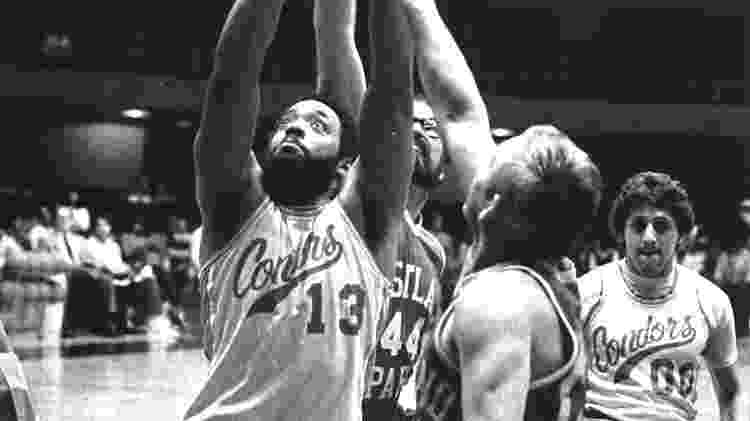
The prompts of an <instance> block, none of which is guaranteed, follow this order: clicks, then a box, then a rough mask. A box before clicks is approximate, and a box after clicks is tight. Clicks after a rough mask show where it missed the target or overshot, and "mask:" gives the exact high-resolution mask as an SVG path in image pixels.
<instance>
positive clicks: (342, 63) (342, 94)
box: [313, 0, 365, 118]
mask: <svg viewBox="0 0 750 421" xmlns="http://www.w3.org/2000/svg"><path fill="white" fill-rule="evenodd" d="M356 20H357V5H356V0H315V11H314V18H313V21H314V26H315V57H316V62H317V67H318V68H317V79H316V86H315V93H316V94H318V95H321V96H324V97H326V98H330V99H332V100H333V101H334V102H335V103H337V104H339V106H340V107H342V108H343V109H344V110H345V111H346V112H348V113H349V114H351V115H352V116H354V117H355V118H358V117H359V111H360V108H361V106H362V98H363V97H364V95H365V71H364V68H363V66H362V59H361V57H360V55H359V51H358V50H357V45H356V43H355V38H354V34H355V24H356Z"/></svg>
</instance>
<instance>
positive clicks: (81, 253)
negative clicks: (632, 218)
mask: <svg viewBox="0 0 750 421" xmlns="http://www.w3.org/2000/svg"><path fill="white" fill-rule="evenodd" d="M23 201H24V203H23V206H20V207H19V206H16V207H15V209H16V211H15V214H12V215H5V221H6V224H5V227H2V230H1V231H0V233H1V235H2V236H3V237H5V238H6V241H13V242H14V243H15V244H16V245H17V247H18V248H19V249H22V250H24V251H26V252H29V253H49V254H52V255H58V256H61V258H63V259H66V260H67V261H69V262H70V263H73V264H75V265H77V266H76V267H77V269H76V270H74V271H72V272H71V273H60V274H56V275H44V276H37V275H34V274H26V276H22V275H23V274H19V273H18V271H13V270H9V268H3V272H2V277H3V279H4V280H7V279H9V278H13V279H23V280H24V281H25V282H31V283H45V284H47V285H49V286H51V287H52V288H53V289H55V291H56V293H57V294H58V295H59V296H61V297H62V301H64V304H63V305H62V307H61V309H59V310H57V313H59V316H57V317H56V318H57V319H59V320H57V321H53V322H52V324H53V325H55V326H54V327H53V328H52V329H51V332H52V333H51V334H52V335H58V334H59V335H60V336H62V337H73V336H77V335H79V334H82V333H86V332H88V333H94V334H100V335H106V336H117V335H122V334H127V333H135V332H145V333H149V334H152V335H156V336H160V337H165V336H166V337H171V336H175V335H179V334H180V332H181V331H183V330H184V327H185V326H184V324H185V320H184V308H185V306H186V305H190V303H191V302H195V301H196V300H195V298H196V297H197V296H198V295H199V293H200V292H199V290H198V288H199V287H198V280H197V273H198V264H197V244H196V242H195V241H194V238H195V231H196V229H197V228H198V226H199V224H200V221H199V220H198V219H197V218H195V217H191V216H188V215H184V214H179V213H178V212H177V210H178V209H177V208H175V207H173V206H172V207H164V206H161V205H160V204H159V203H158V202H155V201H154V200H153V197H152V196H150V195H149V194H147V193H143V192H141V193H138V194H130V195H128V196H127V198H126V199H125V200H124V201H123V203H121V204H119V205H118V204H112V203H108V206H106V207H105V206H98V205H96V201H85V202H84V201H82V200H81V198H80V197H79V195H78V194H77V193H75V192H71V193H70V194H68V196H67V198H65V199H64V200H60V201H59V203H51V202H50V201H49V200H47V198H45V200H40V199H39V198H36V197H33V196H32V195H27V197H25V198H24V199H23ZM88 203H94V204H93V205H89V204H88ZM100 208H101V209H100ZM18 209H21V210H20V211H19V210H18ZM102 209H106V210H102ZM110 209H116V210H115V211H110ZM446 209H447V210H446ZM738 213H739V216H740V220H742V221H744V223H745V229H746V231H745V232H746V233H748V235H745V236H744V238H745V241H736V242H735V243H734V244H733V245H732V246H731V247H728V246H726V244H722V243H719V242H718V241H717V240H716V239H715V238H712V236H711V233H708V232H700V231H696V232H694V233H693V236H692V237H691V238H689V239H688V241H687V242H686V243H685V244H684V249H683V250H684V251H683V253H682V255H681V256H680V260H681V263H682V264H684V265H686V266H688V267H690V268H692V269H694V270H696V271H698V272H699V273H701V274H702V275H703V276H705V277H707V278H708V279H711V280H712V281H713V282H715V283H716V284H718V285H719V286H721V287H722V288H723V289H724V290H725V291H727V293H728V294H729V296H730V299H731V300H732V302H733V305H734V309H735V312H736V313H737V314H736V319H737V332H738V335H739V336H746V335H748V317H749V316H750V311H748V310H750V306H748V305H747V303H748V302H750V200H746V201H743V202H741V203H740V205H739V208H738ZM423 224H424V225H425V227H426V228H427V229H429V230H430V231H432V232H433V233H434V234H435V236H436V238H437V239H438V240H439V241H440V242H441V243H442V245H443V247H444V248H445V251H446V257H447V262H446V267H445V270H444V273H443V279H442V284H443V285H444V286H445V288H446V289H447V290H448V291H444V293H450V289H451V286H452V285H454V284H455V282H456V281H457V279H458V277H459V274H460V271H461V265H462V262H463V260H464V256H465V253H466V249H467V245H468V243H467V241H466V237H467V236H466V235H465V232H464V231H465V226H464V225H463V224H461V223H460V209H459V208H456V209H453V208H446V207H444V206H442V207H441V206H428V207H427V209H426V210H425V214H424V220H423ZM599 237H601V238H594V239H592V240H591V241H589V242H588V243H587V244H586V245H585V247H584V248H582V249H581V250H580V251H579V253H578V254H577V256H575V258H574V260H575V262H576V266H577V272H578V274H579V275H582V274H584V273H586V272H588V271H589V270H591V269H593V268H594V267H597V266H600V265H602V264H605V263H607V262H610V261H612V260H616V259H619V258H620V257H621V256H623V250H622V249H621V248H620V246H619V245H618V243H617V242H616V241H615V240H614V239H612V238H609V237H608V236H606V235H600V236H599ZM741 238H742V236H741ZM7 291H8V290H7V289H2V288H0V300H3V299H6V298H7V297H2V295H4V294H5V295H7ZM0 317H2V316H0ZM47 317H52V318H55V317H53V316H49V315H48V316H47ZM6 324H8V325H9V326H11V327H12V326H13V324H12V323H10V324H9V323H6ZM57 327H59V329H57ZM11 330H12V328H11ZM58 330H59V333H56V331H58Z"/></svg>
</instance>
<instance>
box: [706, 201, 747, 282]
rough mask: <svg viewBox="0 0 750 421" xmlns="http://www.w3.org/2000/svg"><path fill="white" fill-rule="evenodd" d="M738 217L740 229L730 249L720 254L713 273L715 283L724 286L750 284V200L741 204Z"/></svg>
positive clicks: (736, 232)
mask: <svg viewBox="0 0 750 421" xmlns="http://www.w3.org/2000/svg"><path fill="white" fill-rule="evenodd" d="M738 216H739V219H740V222H741V223H740V226H739V229H737V230H736V231H735V238H734V239H733V241H732V243H731V244H730V245H729V247H727V248H726V250H724V251H723V252H722V253H721V254H719V257H718V259H717V261H716V268H715V270H714V273H713V279H714V282H716V283H717V284H719V285H722V286H725V285H739V284H747V283H750V250H748V241H749V240H750V199H745V200H743V201H741V202H740V204H739V207H738Z"/></svg>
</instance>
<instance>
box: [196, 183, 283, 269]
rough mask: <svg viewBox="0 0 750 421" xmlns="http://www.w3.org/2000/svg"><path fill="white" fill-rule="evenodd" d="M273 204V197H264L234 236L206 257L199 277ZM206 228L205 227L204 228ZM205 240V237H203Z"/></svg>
mask: <svg viewBox="0 0 750 421" xmlns="http://www.w3.org/2000/svg"><path fill="white" fill-rule="evenodd" d="M270 205H271V198H270V197H268V195H266V198H265V199H263V201H262V202H261V203H260V205H259V206H258V208H257V209H255V212H253V213H252V215H250V217H249V218H247V219H246V220H245V222H244V223H243V224H242V226H241V227H240V229H239V230H237V232H236V233H234V235H233V236H232V238H231V239H230V240H229V241H228V242H227V243H226V244H224V247H222V248H220V249H219V250H216V251H215V252H214V253H213V254H211V255H209V256H208V257H207V258H206V261H205V262H204V263H203V264H202V265H201V267H200V269H199V270H198V277H199V278H201V277H203V276H204V273H203V272H205V271H207V270H208V267H209V266H211V264H213V263H214V262H215V261H216V260H218V259H219V258H220V257H221V256H223V255H224V254H226V253H227V252H228V251H229V250H231V249H232V248H233V247H234V246H235V245H236V243H237V242H238V241H240V237H241V236H242V235H243V234H244V233H245V232H246V231H248V230H249V229H250V227H252V226H253V225H255V221H257V220H259V219H260V217H261V216H262V215H263V213H265V212H266V211H267V210H268V208H269V207H270ZM204 230H205V228H204ZM201 241H203V239H201Z"/></svg>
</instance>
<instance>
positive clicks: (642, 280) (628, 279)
mask: <svg viewBox="0 0 750 421" xmlns="http://www.w3.org/2000/svg"><path fill="white" fill-rule="evenodd" d="M620 268H621V272H622V275H623V278H624V279H625V283H626V284H627V286H628V288H629V289H630V290H631V292H632V293H633V294H635V295H636V296H638V297H641V298H646V299H660V298H664V297H666V296H668V295H670V294H671V293H672V291H673V290H674V286H675V281H676V276H675V274H676V273H677V271H676V265H675V263H674V262H673V263H672V264H671V265H670V270H669V271H667V273H666V274H664V275H662V276H648V277H646V276H641V275H639V274H637V273H636V272H635V271H634V270H633V268H631V267H630V264H629V263H628V262H627V259H623V260H621V261H620Z"/></svg>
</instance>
